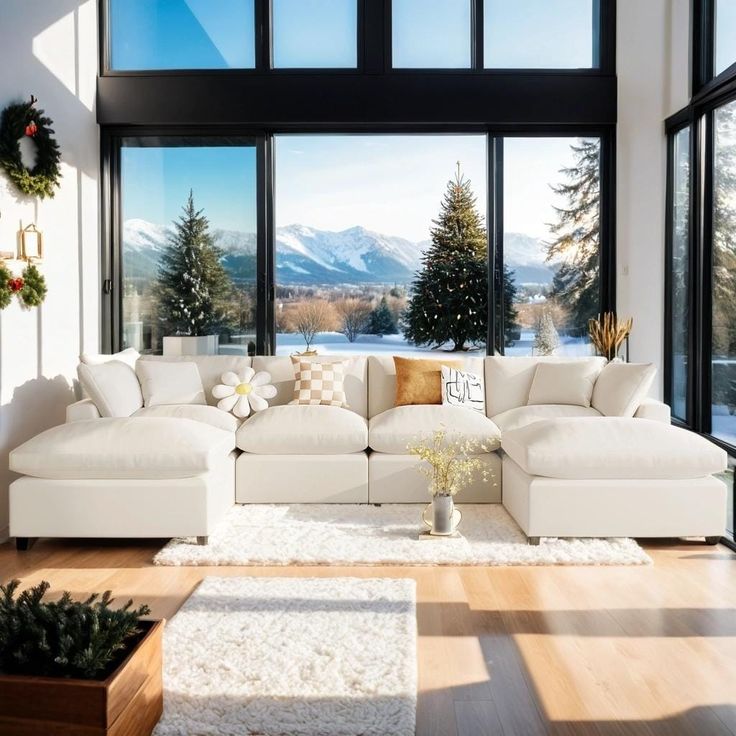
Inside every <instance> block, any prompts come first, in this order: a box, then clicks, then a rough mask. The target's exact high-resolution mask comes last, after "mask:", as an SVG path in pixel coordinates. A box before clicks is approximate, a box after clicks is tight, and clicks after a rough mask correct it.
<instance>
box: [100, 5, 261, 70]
mask: <svg viewBox="0 0 736 736" xmlns="http://www.w3.org/2000/svg"><path fill="white" fill-rule="evenodd" d="M103 1H104V0H103ZM108 8H109V10H108V12H109V14H110V42H111V49H110V51H111V53H110V65H111V68H112V69H114V70H117V71H130V70H139V69H162V70H164V69H247V68H252V67H254V66H255V39H256V33H255V9H254V0H229V1H228V2H226V1H225V0H157V1H153V0H109V5H108Z"/></svg>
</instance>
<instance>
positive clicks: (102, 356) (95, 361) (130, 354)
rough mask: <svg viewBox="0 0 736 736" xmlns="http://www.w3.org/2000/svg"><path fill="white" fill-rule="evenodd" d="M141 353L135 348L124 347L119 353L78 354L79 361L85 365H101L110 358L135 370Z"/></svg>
mask: <svg viewBox="0 0 736 736" xmlns="http://www.w3.org/2000/svg"><path fill="white" fill-rule="evenodd" d="M140 357H141V354H140V353H139V352H138V351H137V350H136V349H135V348H125V350H121V351H120V352H119V353H112V354H106V353H82V354H81V355H80V356H79V361H80V363H84V364H85V365H101V364H102V363H109V362H110V361H111V360H119V361H121V362H123V363H126V364H127V365H129V366H130V367H131V368H132V369H133V370H135V363H136V361H137V360H138V358H140Z"/></svg>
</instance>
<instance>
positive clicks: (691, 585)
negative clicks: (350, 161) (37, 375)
mask: <svg viewBox="0 0 736 736" xmlns="http://www.w3.org/2000/svg"><path fill="white" fill-rule="evenodd" d="M160 546H161V545H160V544H159V543H156V542H148V541H147V542H145V543H142V542H129V543H120V542H107V541H104V542H101V541H93V540H84V541H50V540H41V541H39V542H38V543H37V544H36V546H35V547H33V549H32V550H30V551H29V552H24V553H17V552H16V551H15V548H14V547H11V546H10V545H9V544H5V545H1V546H0V579H2V580H3V581H5V580H8V579H10V578H14V577H18V578H21V580H22V581H23V584H24V585H31V584H34V583H37V582H39V581H40V580H44V579H45V580H48V581H49V582H51V584H52V586H53V587H52V590H53V591H54V592H55V593H60V592H61V591H62V590H70V591H71V592H72V593H73V594H75V595H77V596H83V595H85V594H87V593H90V592H92V591H99V590H105V589H108V588H110V589H112V590H113V592H114V594H115V595H116V596H117V597H118V598H119V599H127V598H128V597H132V598H134V599H135V600H136V602H145V603H148V604H149V605H150V606H151V608H152V609H153V615H154V616H156V617H167V618H169V617H171V616H173V615H174V614H175V613H176V611H177V609H178V608H179V606H180V605H181V604H182V603H183V601H184V600H185V599H186V597H187V596H188V595H189V594H190V593H191V592H192V590H193V589H194V588H195V586H196V585H197V584H198V582H199V581H200V580H201V579H202V578H203V577H204V576H207V575H259V576H318V577H321V576H359V577H372V576H375V577H383V576H386V577H412V578H415V579H416V581H417V586H418V610H417V618H418V628H419V689H420V691H419V704H418V712H417V734H418V735H419V736H487V735H488V736H490V735H492V736H496V735H497V734H500V735H503V736H511V735H512V734H514V735H515V734H519V735H520V736H535V735H536V734H548V733H549V734H575V735H578V734H583V735H585V736H587V735H588V734H591V735H593V736H594V735H596V734H600V735H602V736H609V735H610V736H613V735H614V734H615V735H616V736H619V735H624V734H645V735H656V736H660V735H661V736H679V734H683V735H687V734H692V735H693V736H696V735H697V736H711V734H712V735H713V736H720V735H721V734H723V735H730V736H735V735H736V555H734V554H733V553H731V552H730V551H729V550H728V549H726V548H725V547H706V546H704V545H700V544H695V543H680V544H677V545H675V544H674V543H672V544H662V543H659V542H657V543H651V544H646V545H645V546H646V547H647V550H648V552H649V554H650V555H651V557H652V559H653V561H654V564H653V565H651V566H646V567H597V568H588V567H577V568H575V567H507V568H473V567H468V568H450V567H447V568H442V567H440V568H422V567H418V568H399V567H362V568H361V567H351V568H345V567H340V568H338V567H287V568H283V567H279V568H263V567H261V568H252V567H210V568H205V567H181V568H176V567H154V566H152V565H151V557H152V555H153V553H154V552H155V551H156V550H157V549H158V548H159V547H160Z"/></svg>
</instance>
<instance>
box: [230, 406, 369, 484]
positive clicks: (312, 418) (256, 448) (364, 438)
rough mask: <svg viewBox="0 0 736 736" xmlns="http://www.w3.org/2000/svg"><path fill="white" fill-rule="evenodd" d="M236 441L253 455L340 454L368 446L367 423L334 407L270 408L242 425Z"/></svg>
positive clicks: (349, 412) (357, 450)
mask: <svg viewBox="0 0 736 736" xmlns="http://www.w3.org/2000/svg"><path fill="white" fill-rule="evenodd" d="M237 441H238V447H239V448H240V449H241V450H244V451H245V452H251V453H254V454H257V455H344V454H348V453H351V452H362V451H363V450H365V449H366V447H368V423H367V422H366V420H365V419H364V418H363V417H361V416H359V415H358V414H356V413H355V412H354V411H349V410H348V409H341V408H340V407H337V406H323V405H311V406H310V405H305V404H287V405H286V406H270V407H269V408H268V409H264V410H263V411H259V412H258V413H257V414H255V415H253V416H252V417H251V418H250V419H248V420H246V421H245V422H243V425H242V426H241V427H240V429H239V430H238V434H237ZM325 472H327V473H329V472H330V471H329V467H327V468H325Z"/></svg>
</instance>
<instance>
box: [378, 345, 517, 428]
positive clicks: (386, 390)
mask: <svg viewBox="0 0 736 736" xmlns="http://www.w3.org/2000/svg"><path fill="white" fill-rule="evenodd" d="M456 361H459V362H461V363H462V368H463V370H466V371H468V372H470V373H475V374H476V375H477V376H481V377H482V376H483V358H481V357H476V356H473V357H467V356H462V355H457V354H453V353H448V355H447V359H446V360H443V359H442V357H441V356H437V362H438V367H439V365H440V364H441V363H443V362H445V363H450V364H452V363H455V362H456ZM524 403H526V401H525V402H524ZM394 406H396V365H395V363H394V356H393V355H370V356H369V357H368V417H375V416H377V415H378V414H381V413H383V412H384V411H387V410H388V409H393V407H394Z"/></svg>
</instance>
